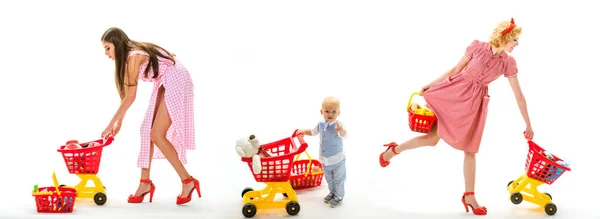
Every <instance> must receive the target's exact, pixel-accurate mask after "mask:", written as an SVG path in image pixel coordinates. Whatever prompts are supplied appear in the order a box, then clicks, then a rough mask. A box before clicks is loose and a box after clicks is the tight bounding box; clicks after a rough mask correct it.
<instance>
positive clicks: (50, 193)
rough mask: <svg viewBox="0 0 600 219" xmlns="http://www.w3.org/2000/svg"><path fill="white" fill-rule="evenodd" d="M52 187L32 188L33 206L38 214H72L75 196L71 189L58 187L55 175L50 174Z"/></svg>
mask: <svg viewBox="0 0 600 219" xmlns="http://www.w3.org/2000/svg"><path fill="white" fill-rule="evenodd" d="M52 179H53V181H54V186H52V187H41V188H38V187H37V185H35V186H34V189H33V192H32V193H31V195H32V196H33V197H35V205H36V207H37V212H39V213H72V212H73V208H74V207H75V200H76V199H77V194H76V191H75V189H73V188H63V187H59V186H58V180H56V174H55V173H52Z"/></svg>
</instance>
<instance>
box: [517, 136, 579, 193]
mask: <svg viewBox="0 0 600 219" xmlns="http://www.w3.org/2000/svg"><path fill="white" fill-rule="evenodd" d="M528 143H529V153H528V154H527V160H526V161H525V170H526V171H527V177H529V178H532V179H535V180H538V181H541V182H544V183H546V184H548V185H551V184H552V183H554V182H555V181H556V180H557V179H558V177H560V176H561V175H562V174H563V173H564V172H565V171H570V170H571V168H569V167H566V166H562V165H560V164H557V162H558V161H563V160H562V159H560V158H558V157H556V156H554V155H553V158H554V161H553V160H551V159H550V158H548V157H546V156H545V155H544V154H543V152H544V151H545V150H544V149H543V148H542V147H540V146H539V145H537V144H536V143H534V142H533V141H528Z"/></svg>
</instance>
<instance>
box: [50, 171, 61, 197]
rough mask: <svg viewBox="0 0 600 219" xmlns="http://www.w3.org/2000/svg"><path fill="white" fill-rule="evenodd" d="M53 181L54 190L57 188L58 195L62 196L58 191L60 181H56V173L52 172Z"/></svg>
mask: <svg viewBox="0 0 600 219" xmlns="http://www.w3.org/2000/svg"><path fill="white" fill-rule="evenodd" d="M52 180H53V181H54V188H56V194H58V195H59V196H60V190H58V180H57V179H56V173H55V172H52Z"/></svg>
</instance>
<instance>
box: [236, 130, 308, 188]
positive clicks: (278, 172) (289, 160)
mask: <svg viewBox="0 0 600 219" xmlns="http://www.w3.org/2000/svg"><path fill="white" fill-rule="evenodd" d="M302 136H303V135H302V134H298V130H296V131H294V134H292V137H289V138H284V139H281V140H279V141H275V142H271V143H268V144H263V145H261V147H262V149H263V150H265V151H267V152H268V153H269V154H270V157H263V158H261V159H260V162H261V166H262V170H261V172H260V173H258V174H255V173H254V172H252V158H251V157H243V158H242V161H244V162H246V163H247V164H248V167H249V168H250V172H252V174H253V175H254V179H256V182H287V181H288V180H289V177H290V173H291V169H292V164H293V161H294V156H296V155H297V154H299V153H302V152H304V150H306V147H307V144H306V142H304V139H303V138H302ZM294 138H298V141H299V142H300V145H296V142H294Z"/></svg>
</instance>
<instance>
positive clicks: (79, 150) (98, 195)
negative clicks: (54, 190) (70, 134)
mask: <svg viewBox="0 0 600 219" xmlns="http://www.w3.org/2000/svg"><path fill="white" fill-rule="evenodd" d="M113 140H114V139H113V137H109V138H107V139H100V140H96V141H90V142H85V143H79V142H78V141H76V140H72V141H68V142H67V143H66V144H65V145H63V146H61V147H60V148H59V149H58V152H60V153H62V156H63V159H64V161H65V165H66V166H67V169H68V170H69V173H71V174H75V175H77V176H78V177H79V178H80V179H81V181H80V182H79V184H77V185H75V186H74V187H70V186H65V185H61V187H67V188H74V189H75V190H76V191H77V197H78V198H93V199H94V203H96V204H97V205H104V203H106V188H105V187H104V185H102V181H101V180H100V178H99V177H98V176H97V175H96V174H98V170H99V169H100V160H101V158H102V149H103V148H104V147H105V146H108V145H110V144H111V143H112V142H113ZM89 181H92V182H93V184H94V186H87V183H88V182H89Z"/></svg>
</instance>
